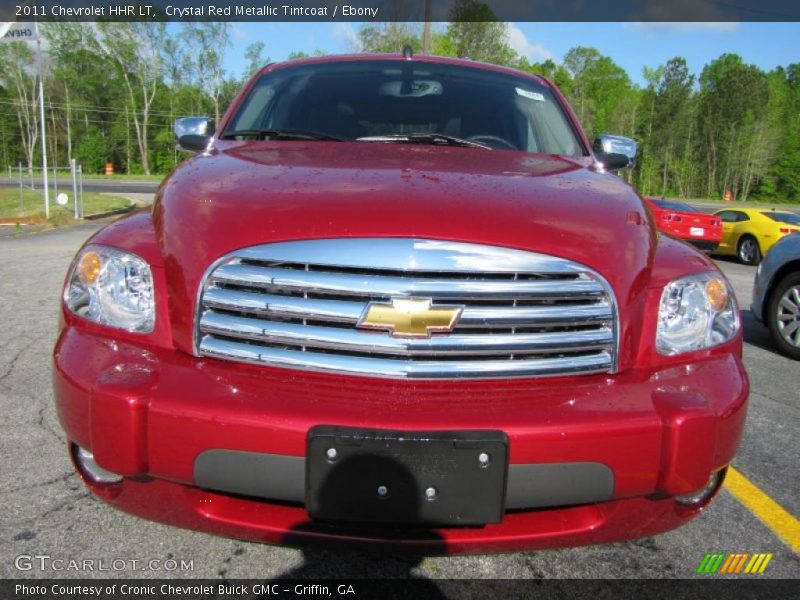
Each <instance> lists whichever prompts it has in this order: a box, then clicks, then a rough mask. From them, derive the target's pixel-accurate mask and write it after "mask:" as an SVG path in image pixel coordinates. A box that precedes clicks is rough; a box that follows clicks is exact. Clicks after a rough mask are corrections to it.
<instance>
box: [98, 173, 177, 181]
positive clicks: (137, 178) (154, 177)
mask: <svg viewBox="0 0 800 600" xmlns="http://www.w3.org/2000/svg"><path fill="white" fill-rule="evenodd" d="M164 177H166V175H126V174H125V173H115V174H114V175H103V174H101V173H84V174H83V178H84V179H105V180H108V181H161V180H162V179H164Z"/></svg>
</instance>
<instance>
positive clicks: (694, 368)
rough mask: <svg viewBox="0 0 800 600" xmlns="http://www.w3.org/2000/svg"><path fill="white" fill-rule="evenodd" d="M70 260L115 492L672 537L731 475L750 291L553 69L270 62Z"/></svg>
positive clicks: (551, 543) (173, 501) (464, 529)
mask: <svg viewBox="0 0 800 600" xmlns="http://www.w3.org/2000/svg"><path fill="white" fill-rule="evenodd" d="M175 129H176V134H177V135H178V141H179V144H180V145H181V146H182V147H183V148H185V149H190V150H194V151H196V152H197V154H196V156H194V157H192V158H190V159H189V160H187V161H186V162H184V163H183V164H182V165H181V166H180V167H178V168H177V169H176V170H175V171H174V172H173V173H172V174H171V175H170V176H169V177H167V179H166V180H165V181H164V182H163V184H162V185H161V186H160V188H159V190H158V193H157V194H156V198H155V203H154V205H153V208H152V211H146V212H138V213H136V214H133V215H131V216H129V217H127V218H124V219H121V220H119V221H116V222H114V223H113V224H111V225H109V226H108V227H106V228H105V229H102V230H101V231H99V232H98V233H96V234H95V235H94V236H93V237H92V238H91V239H90V240H89V241H88V242H87V243H86V245H85V246H84V247H83V248H82V249H81V250H80V252H79V253H78V255H77V256H76V258H75V260H74V262H73V264H72V266H71V267H70V269H69V273H68V274H67V279H66V283H65V287H64V293H63V309H62V322H61V331H60V335H59V338H58V342H57V345H56V348H55V375H54V378H55V397H56V402H57V405H58V414H59V417H60V420H61V423H62V425H63V427H64V429H65V431H66V432H67V436H68V438H69V442H70V444H69V447H70V452H71V453H72V457H73V460H74V462H75V465H76V468H77V470H78V471H79V472H80V474H81V476H82V477H83V479H84V480H85V481H86V484H87V485H88V486H89V487H90V488H91V490H92V491H93V492H94V493H95V494H96V495H98V496H99V497H101V498H103V499H104V500H106V501H107V502H109V503H110V504H111V505H113V506H114V507H116V508H119V509H121V510H124V511H127V512H130V513H132V514H135V515H139V516H142V517H145V518H148V519H153V520H156V521H162V522H165V523H171V524H174V525H178V526H181V527H189V528H193V529H198V530H202V531H208V532H213V533H216V534H221V535H226V536H233V537H237V538H243V539H249V540H257V541H262V542H269V543H286V544H303V543H310V542H320V543H324V544H326V545H335V544H339V545H348V544H355V545H370V544H371V545H383V546H386V547H389V548H412V549H414V550H415V551H422V552H430V553H459V552H487V551H515V550H526V549H535V548H546V547H557V546H572V545H580V544H595V543H604V542H611V541H616V540H625V539H630V538H635V537H639V536H647V535H652V534H656V533H659V532H662V531H666V530H669V529H672V528H674V527H677V526H679V525H681V524H683V523H686V522H687V521H688V520H690V519H691V518H693V517H695V516H696V515H697V514H698V513H699V512H700V511H701V510H702V509H703V507H704V506H706V505H707V504H708V502H709V501H710V499H711V498H712V497H713V496H714V495H715V493H716V492H717V490H718V489H719V487H720V484H721V482H722V479H723V477H724V474H725V470H726V467H727V466H728V465H729V464H730V462H731V460H732V459H733V456H734V454H735V452H736V449H737V446H738V444H739V440H740V438H741V435H742V429H743V425H744V418H745V411H746V405H747V395H748V381H747V376H746V374H745V371H744V369H743V367H742V362H741V351H742V334H741V328H740V317H739V310H738V307H737V305H736V302H735V299H734V296H733V292H732V291H731V288H730V286H729V284H728V282H727V281H726V279H725V278H724V277H723V275H721V274H720V272H719V271H718V270H717V268H716V267H715V266H714V264H713V263H712V262H711V261H710V260H709V259H708V258H706V257H705V256H704V255H703V254H702V253H700V252H698V251H696V250H694V249H693V248H692V247H690V246H689V245H687V244H685V243H683V242H680V241H677V240H674V239H672V238H669V237H666V236H660V235H658V234H657V233H656V228H655V224H654V219H653V216H652V214H651V213H650V212H649V211H648V209H646V208H645V206H644V205H643V203H642V199H641V198H640V197H639V196H638V195H637V193H636V192H635V191H634V190H633V189H632V188H631V187H629V186H628V185H627V184H626V183H625V182H623V181H622V180H621V179H620V178H618V177H617V176H616V175H613V174H611V173H608V172H607V171H613V170H616V169H620V168H624V167H627V166H630V165H631V164H632V162H633V160H634V156H635V154H636V144H635V142H634V141H633V140H630V139H627V138H621V137H617V136H605V135H604V136H601V137H599V138H598V139H597V141H596V142H594V144H590V143H589V141H588V139H587V138H586V135H585V134H584V133H583V131H582V129H581V127H580V125H579V124H578V122H577V120H576V117H575V115H574V114H573V112H572V110H571V109H570V107H569V106H568V105H567V103H566V101H565V100H564V98H563V96H562V95H561V94H560V93H559V91H558V90H557V89H556V88H555V87H554V86H553V85H552V84H551V83H549V82H548V81H546V80H545V79H542V78H540V77H537V76H534V75H530V74H526V73H521V72H518V71H514V70H511V69H506V68H502V67H495V66H491V65H486V64H480V63H476V62H472V61H466V60H451V59H444V58H434V57H428V56H417V57H414V56H411V55H405V56H396V55H379V56H370V55H360V56H344V57H333V58H332V57H327V58H315V59H307V60H298V61H292V62H288V63H283V64H276V65H270V66H268V67H266V68H264V69H263V70H261V72H259V73H258V74H257V75H256V76H254V77H253V79H252V80H251V81H250V82H249V83H248V84H247V86H246V87H245V88H244V89H243V90H242V92H241V93H240V94H239V96H238V97H237V98H236V99H235V100H234V102H233V103H232V105H231V107H230V108H229V109H228V111H227V113H226V114H225V116H224V117H223V118H222V119H221V122H220V123H218V124H215V123H214V122H212V121H211V120H210V119H207V118H203V117H188V118H185V119H181V120H179V121H177V122H176V124H175Z"/></svg>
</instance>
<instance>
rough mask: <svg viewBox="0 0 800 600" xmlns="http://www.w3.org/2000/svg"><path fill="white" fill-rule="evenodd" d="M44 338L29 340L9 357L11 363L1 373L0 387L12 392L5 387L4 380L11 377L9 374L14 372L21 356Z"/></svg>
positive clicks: (37, 337) (38, 337)
mask: <svg viewBox="0 0 800 600" xmlns="http://www.w3.org/2000/svg"><path fill="white" fill-rule="evenodd" d="M44 337H45V336H42V335H40V336H36V337H34V338H31V339H30V340H28V343H27V344H25V345H24V346H22V347H21V348H19V349H18V350H17V351H16V352H14V354H13V356H12V357H11V361H10V362H9V363H8V366H7V367H6V370H5V371H4V372H3V374H2V375H0V387H3V388H5V389H6V390H9V391H12V389H11V388H10V387H8V386H7V385H6V383H5V380H6V379H8V377H10V376H11V373H13V372H14V369H15V368H16V366H17V362H18V361H19V359H20V358H22V355H23V354H24V353H25V352H26V351H27V350H28V349H30V348H31V347H33V346H34V344H37V343H38V342H40V341H41V340H42V339H43V338H44Z"/></svg>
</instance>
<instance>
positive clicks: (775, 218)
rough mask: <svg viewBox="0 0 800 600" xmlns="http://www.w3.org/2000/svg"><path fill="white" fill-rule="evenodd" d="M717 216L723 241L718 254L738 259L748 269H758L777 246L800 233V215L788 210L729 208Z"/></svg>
mask: <svg viewBox="0 0 800 600" xmlns="http://www.w3.org/2000/svg"><path fill="white" fill-rule="evenodd" d="M714 214H715V215H717V216H718V217H719V218H720V220H721V221H722V241H721V242H720V244H719V246H717V249H716V250H715V251H714V253H715V254H727V255H730V256H738V257H739V260H740V261H742V262H743V263H744V264H746V265H757V264H758V263H759V262H761V257H762V256H764V254H766V253H767V250H769V249H770V248H771V247H772V245H773V244H774V243H775V242H777V241H778V240H780V239H781V238H782V237H784V236H786V235H789V234H791V233H797V232H800V215H798V214H795V213H793V212H789V211H788V210H775V209H771V210H767V209H761V208H726V209H723V210H718V211H717V212H715V213H714Z"/></svg>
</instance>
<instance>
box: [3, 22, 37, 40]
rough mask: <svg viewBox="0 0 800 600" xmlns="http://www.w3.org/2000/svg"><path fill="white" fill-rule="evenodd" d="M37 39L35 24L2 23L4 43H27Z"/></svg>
mask: <svg viewBox="0 0 800 600" xmlns="http://www.w3.org/2000/svg"><path fill="white" fill-rule="evenodd" d="M35 39H36V29H35V28H34V26H33V23H0V40H2V41H4V42H27V41H31V40H35Z"/></svg>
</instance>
